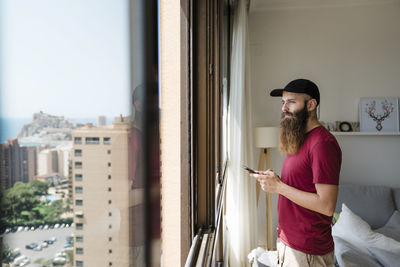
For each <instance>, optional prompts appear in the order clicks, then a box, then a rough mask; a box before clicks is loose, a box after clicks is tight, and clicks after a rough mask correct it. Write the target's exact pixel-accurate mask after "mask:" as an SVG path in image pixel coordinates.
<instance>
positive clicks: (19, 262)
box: [13, 255, 29, 266]
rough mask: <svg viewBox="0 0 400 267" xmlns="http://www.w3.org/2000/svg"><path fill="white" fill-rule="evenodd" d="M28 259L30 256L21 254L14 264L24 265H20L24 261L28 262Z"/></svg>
mask: <svg viewBox="0 0 400 267" xmlns="http://www.w3.org/2000/svg"><path fill="white" fill-rule="evenodd" d="M26 260H29V259H28V257H27V256H25V255H21V256H19V257H17V258H15V259H14V261H13V264H14V265H15V266H24V265H20V264H21V263H23V262H26ZM28 263H29V262H28ZM25 265H26V264H25Z"/></svg>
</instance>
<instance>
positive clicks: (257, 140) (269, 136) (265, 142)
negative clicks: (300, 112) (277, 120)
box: [253, 127, 279, 148]
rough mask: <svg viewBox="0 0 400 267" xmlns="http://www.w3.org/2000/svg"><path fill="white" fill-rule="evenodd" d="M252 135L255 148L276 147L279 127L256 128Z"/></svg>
mask: <svg viewBox="0 0 400 267" xmlns="http://www.w3.org/2000/svg"><path fill="white" fill-rule="evenodd" d="M253 133H254V146H255V147H262V148H269V147H278V145H279V127H256V128H254V132H253Z"/></svg>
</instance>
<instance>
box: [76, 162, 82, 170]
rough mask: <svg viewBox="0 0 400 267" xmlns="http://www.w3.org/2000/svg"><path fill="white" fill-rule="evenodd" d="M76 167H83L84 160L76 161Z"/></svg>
mask: <svg viewBox="0 0 400 267" xmlns="http://www.w3.org/2000/svg"><path fill="white" fill-rule="evenodd" d="M75 169H82V162H80V161H75Z"/></svg>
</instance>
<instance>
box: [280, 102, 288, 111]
mask: <svg viewBox="0 0 400 267" xmlns="http://www.w3.org/2000/svg"><path fill="white" fill-rule="evenodd" d="M288 111H289V109H288V107H287V105H286V103H283V104H282V112H288Z"/></svg>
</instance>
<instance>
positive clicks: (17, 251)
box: [8, 248, 21, 262]
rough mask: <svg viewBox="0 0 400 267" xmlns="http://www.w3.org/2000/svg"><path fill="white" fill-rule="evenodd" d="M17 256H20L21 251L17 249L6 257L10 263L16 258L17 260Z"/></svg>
mask: <svg viewBox="0 0 400 267" xmlns="http://www.w3.org/2000/svg"><path fill="white" fill-rule="evenodd" d="M19 256H21V251H20V249H19V248H15V249H13V250H12V251H11V253H10V255H9V256H8V260H9V261H10V262H12V261H13V260H15V259H16V258H18V257H19Z"/></svg>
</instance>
